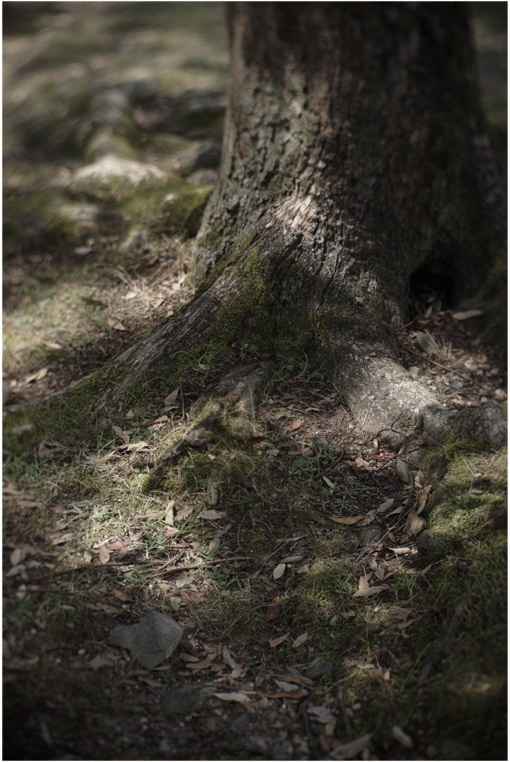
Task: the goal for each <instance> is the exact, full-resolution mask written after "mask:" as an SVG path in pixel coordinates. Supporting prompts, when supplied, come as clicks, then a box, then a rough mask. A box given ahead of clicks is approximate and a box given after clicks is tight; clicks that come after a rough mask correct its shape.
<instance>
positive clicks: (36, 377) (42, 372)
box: [25, 368, 48, 384]
mask: <svg viewBox="0 0 510 762" xmlns="http://www.w3.org/2000/svg"><path fill="white" fill-rule="evenodd" d="M47 375H48V368H41V370H38V371H37V373H31V374H30V375H29V376H27V377H26V378H25V383H26V384H31V383H32V382H33V381H41V379H43V378H44V377H45V376H47Z"/></svg>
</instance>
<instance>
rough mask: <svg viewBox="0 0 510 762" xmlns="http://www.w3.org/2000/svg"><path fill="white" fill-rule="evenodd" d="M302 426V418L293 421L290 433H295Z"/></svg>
mask: <svg viewBox="0 0 510 762" xmlns="http://www.w3.org/2000/svg"><path fill="white" fill-rule="evenodd" d="M302 425H303V419H302V418H296V419H295V420H294V421H292V425H291V429H292V431H297V430H298V429H300V428H301V426H302Z"/></svg>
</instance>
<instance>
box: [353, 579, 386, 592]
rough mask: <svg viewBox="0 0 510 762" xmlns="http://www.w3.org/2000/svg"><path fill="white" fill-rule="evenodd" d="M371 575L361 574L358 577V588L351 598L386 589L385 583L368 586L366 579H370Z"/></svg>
mask: <svg viewBox="0 0 510 762" xmlns="http://www.w3.org/2000/svg"><path fill="white" fill-rule="evenodd" d="M370 576H371V575H366V574H365V575H363V576H362V577H360V578H359V582H358V589H357V591H356V592H355V593H354V594H353V598H364V597H366V596H369V595H375V594H376V593H379V592H380V591H381V590H386V586H385V585H374V586H373V587H370V584H369V582H368V580H369V579H370Z"/></svg>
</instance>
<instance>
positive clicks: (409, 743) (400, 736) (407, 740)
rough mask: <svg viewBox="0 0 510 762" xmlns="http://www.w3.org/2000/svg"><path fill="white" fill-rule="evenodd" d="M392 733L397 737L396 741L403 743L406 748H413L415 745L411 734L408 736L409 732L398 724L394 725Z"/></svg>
mask: <svg viewBox="0 0 510 762" xmlns="http://www.w3.org/2000/svg"><path fill="white" fill-rule="evenodd" d="M391 735H392V736H393V738H394V739H395V741H398V742H399V744H402V746H404V747H405V748H406V749H412V748H413V746H414V743H413V739H412V738H411V736H408V735H407V733H404V731H403V730H402V728H399V727H398V725H394V726H393V728H392V730H391Z"/></svg>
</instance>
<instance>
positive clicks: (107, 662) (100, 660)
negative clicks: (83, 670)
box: [87, 654, 115, 672]
mask: <svg viewBox="0 0 510 762" xmlns="http://www.w3.org/2000/svg"><path fill="white" fill-rule="evenodd" d="M87 665H88V666H89V667H90V668H91V669H93V670H94V672H96V670H98V669H103V667H114V666H115V662H114V661H112V660H111V659H110V658H108V656H106V654H98V655H97V656H94V658H93V659H91V660H90V661H89V662H87Z"/></svg>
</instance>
